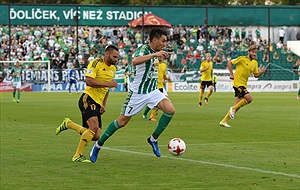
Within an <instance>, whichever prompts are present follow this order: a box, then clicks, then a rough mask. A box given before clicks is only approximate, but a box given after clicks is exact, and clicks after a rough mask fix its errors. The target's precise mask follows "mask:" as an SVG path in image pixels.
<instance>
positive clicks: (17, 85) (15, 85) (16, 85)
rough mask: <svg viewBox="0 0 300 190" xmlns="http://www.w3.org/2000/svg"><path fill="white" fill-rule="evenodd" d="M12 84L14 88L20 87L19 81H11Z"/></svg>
mask: <svg viewBox="0 0 300 190" xmlns="http://www.w3.org/2000/svg"><path fill="white" fill-rule="evenodd" d="M12 86H13V88H14V89H16V88H17V89H20V88H21V82H12Z"/></svg>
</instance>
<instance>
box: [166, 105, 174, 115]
mask: <svg viewBox="0 0 300 190" xmlns="http://www.w3.org/2000/svg"><path fill="white" fill-rule="evenodd" d="M175 111H176V110H175V108H174V107H171V108H168V109H167V110H166V111H165V113H168V114H172V115H174V114H175Z"/></svg>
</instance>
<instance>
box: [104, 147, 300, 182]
mask: <svg viewBox="0 0 300 190" xmlns="http://www.w3.org/2000/svg"><path fill="white" fill-rule="evenodd" d="M102 148H103V149H107V150H113V151H118V152H126V153H131V154H138V155H145V156H153V154H149V153H143V152H135V151H130V150H122V149H117V148H111V147H102ZM161 157H162V158H168V159H173V160H182V161H187V162H194V163H200V164H207V165H215V166H221V167H225V168H234V169H239V170H248V171H254V172H259V173H266V174H274V175H281V176H287V177H294V178H299V179H300V175H296V174H287V173H283V172H275V171H269V170H262V169H259V168H249V167H243V166H234V165H230V164H219V163H215V162H206V161H201V160H192V159H187V158H180V157H175V156H172V157H171V156H161Z"/></svg>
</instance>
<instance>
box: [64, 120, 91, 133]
mask: <svg viewBox="0 0 300 190" xmlns="http://www.w3.org/2000/svg"><path fill="white" fill-rule="evenodd" d="M67 127H68V129H73V130H75V131H76V132H77V133H79V134H80V135H82V134H83V133H84V132H85V131H86V130H87V128H85V127H82V126H81V125H78V124H76V123H74V122H72V121H70V122H68V126H67Z"/></svg>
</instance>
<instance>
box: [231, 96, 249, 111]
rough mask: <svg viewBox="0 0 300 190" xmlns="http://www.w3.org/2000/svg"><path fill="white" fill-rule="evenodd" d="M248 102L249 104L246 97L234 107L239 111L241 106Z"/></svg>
mask: <svg viewBox="0 0 300 190" xmlns="http://www.w3.org/2000/svg"><path fill="white" fill-rule="evenodd" d="M246 104H248V102H247V100H246V99H245V98H243V99H242V100H240V101H239V102H238V103H237V104H236V105H235V106H233V107H232V109H233V110H235V111H236V112H237V111H238V110H239V109H240V108H241V107H243V106H244V105H246Z"/></svg>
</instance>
